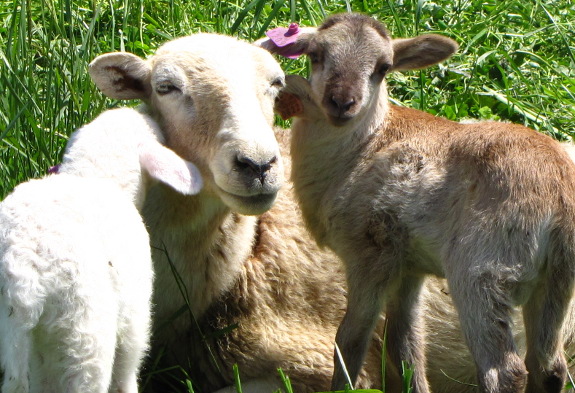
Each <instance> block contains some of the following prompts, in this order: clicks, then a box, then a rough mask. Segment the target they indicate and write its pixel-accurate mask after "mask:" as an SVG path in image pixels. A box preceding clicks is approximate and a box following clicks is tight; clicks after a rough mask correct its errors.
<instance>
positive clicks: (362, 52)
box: [311, 19, 393, 64]
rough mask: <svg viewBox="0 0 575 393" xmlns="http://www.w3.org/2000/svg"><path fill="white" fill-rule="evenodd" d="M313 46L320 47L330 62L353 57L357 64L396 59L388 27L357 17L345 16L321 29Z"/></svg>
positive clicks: (312, 43)
mask: <svg viewBox="0 0 575 393" xmlns="http://www.w3.org/2000/svg"><path fill="white" fill-rule="evenodd" d="M311 48H316V49H319V50H321V51H322V52H323V54H324V55H325V56H328V59H327V60H328V61H329V60H330V59H333V61H336V62H341V61H342V60H343V59H354V62H355V63H356V64H358V63H361V62H368V63H372V62H374V61H381V60H382V58H386V59H388V60H389V61H391V59H392V58H393V49H392V46H391V39H390V37H389V35H388V34H387V32H386V31H385V28H383V27H377V25H375V24H371V23H369V24H368V23H360V21H356V20H347V19H344V20H342V21H339V22H336V23H333V24H330V25H328V26H327V27H322V28H320V29H318V32H317V34H316V36H315V37H314V39H313V41H312V42H311Z"/></svg>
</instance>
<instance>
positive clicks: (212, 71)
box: [152, 34, 283, 89]
mask: <svg viewBox="0 0 575 393" xmlns="http://www.w3.org/2000/svg"><path fill="white" fill-rule="evenodd" d="M152 64H153V69H154V72H153V76H152V78H154V77H155V78H160V79H161V78H162V77H163V76H165V75H167V74H170V75H172V76H173V75H176V76H178V77H180V78H185V79H187V80H190V79H192V80H190V82H195V83H201V84H206V85H208V86H214V85H215V87H216V88H224V87H225V88H226V89H233V88H234V86H236V85H241V86H244V88H246V87H247V86H254V85H256V84H257V83H258V81H261V83H268V81H269V80H270V79H273V78H275V77H277V76H280V75H283V71H282V70H281V68H280V66H279V64H278V63H277V62H276V61H275V60H274V59H273V57H272V56H271V55H270V54H269V53H268V52H267V51H265V50H263V49H261V48H258V47H255V46H254V45H251V44H248V43H247V42H243V41H239V40H237V39H235V38H232V37H227V36H221V35H216V34H197V35H193V36H188V37H183V38H180V39H176V40H174V41H170V42H168V43H167V44H165V45H163V46H162V47H161V48H160V49H159V50H158V51H157V53H156V55H155V56H154V57H153V58H152Z"/></svg>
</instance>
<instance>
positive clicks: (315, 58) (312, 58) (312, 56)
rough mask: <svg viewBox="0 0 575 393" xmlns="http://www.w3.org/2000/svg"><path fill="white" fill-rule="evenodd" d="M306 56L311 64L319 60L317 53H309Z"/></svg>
mask: <svg viewBox="0 0 575 393" xmlns="http://www.w3.org/2000/svg"><path fill="white" fill-rule="evenodd" d="M307 56H308V57H309V61H311V63H312V64H317V63H319V61H320V59H321V56H320V55H319V53H318V52H309V53H308V54H307Z"/></svg>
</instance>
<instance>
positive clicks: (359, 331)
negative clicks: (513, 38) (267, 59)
mask: <svg viewBox="0 0 575 393" xmlns="http://www.w3.org/2000/svg"><path fill="white" fill-rule="evenodd" d="M326 25H328V26H329V28H327V29H326V28H319V29H318V30H317V32H315V33H308V34H307V35H306V36H305V37H303V38H302V40H303V42H305V43H306V44H307V46H308V47H309V48H311V49H310V50H311V56H312V75H311V79H310V83H309V85H308V84H307V82H306V81H303V80H301V79H297V77H294V78H293V79H291V80H290V81H288V82H289V83H288V89H287V92H288V93H292V94H294V93H295V94H300V95H302V96H303V98H302V99H303V101H305V102H306V105H307V106H308V108H306V109H304V113H302V114H301V115H300V117H299V118H298V119H296V120H295V121H294V125H293V136H292V144H291V154H292V159H293V164H292V165H293V169H292V171H293V172H292V180H293V183H294V190H295V194H296V197H297V198H298V201H299V203H300V205H301V208H302V211H303V216H304V220H305V221H306V224H307V225H308V227H309V229H310V231H311V233H312V234H313V236H314V237H315V239H316V240H317V241H318V243H319V244H321V245H326V246H328V247H329V248H331V249H332V250H333V251H335V252H336V254H338V256H339V257H340V258H341V259H342V260H343V262H344V265H345V267H346V272H347V282H348V287H349V295H348V307H347V311H346V315H345V317H344V319H343V322H342V323H341V325H340V327H339V329H338V333H337V338H336V341H337V343H338V344H339V346H340V348H341V350H342V353H343V358H344V360H345V362H346V365H347V369H348V370H349V372H350V375H351V378H352V380H355V378H356V376H357V375H358V372H359V370H360V369H361V365H362V362H363V356H364V354H365V351H366V349H367V346H368V341H367V339H368V337H369V336H370V334H371V333H372V332H373V329H374V326H375V322H376V320H377V318H378V316H379V313H380V311H381V309H382V308H385V310H386V313H387V318H388V322H387V323H388V339H389V343H388V354H389V356H390V358H391V360H392V363H393V364H394V365H395V367H396V368H397V369H399V368H400V367H401V362H402V361H407V362H408V363H411V364H413V365H414V366H415V374H414V379H413V385H414V391H416V392H427V391H429V388H428V383H427V380H426V375H425V371H426V354H425V351H424V344H425V331H426V329H425V327H424V317H423V313H424V312H425V309H424V308H422V305H421V302H422V298H421V296H420V292H421V290H422V285H423V282H424V278H425V277H426V276H428V275H430V274H431V275H436V276H440V277H443V276H445V277H446V278H447V281H448V282H449V285H450V292H451V294H452V297H453V300H454V303H455V304H456V306H457V309H458V312H459V318H460V320H461V323H462V328H463V333H464V337H465V338H466V342H467V344H468V346H469V347H470V349H471V352H472V354H473V358H474V360H475V364H476V367H477V373H478V380H479V384H480V386H481V389H482V390H483V391H485V392H523V391H524V387H525V385H526V384H527V391H528V392H536V391H537V392H543V391H545V392H558V391H559V390H560V389H561V387H562V386H563V384H564V382H565V379H566V362H565V358H564V355H563V353H562V348H563V343H564V342H563V336H562V329H563V323H564V319H565V317H566V315H567V312H568V310H569V305H570V301H571V299H572V295H573V288H574V278H575V277H574V275H573V273H575V247H574V246H575V165H573V162H572V161H571V160H570V158H569V157H568V155H567V154H566V153H565V151H564V150H563V149H562V148H561V147H560V145H559V144H558V143H557V142H555V141H553V140H552V139H551V138H549V137H547V136H544V135H542V134H539V133H537V132H535V131H533V130H530V129H527V128H525V127H521V126H517V125H511V124H504V123H493V122H488V123H485V122H484V123H474V124H466V125H464V124H459V123H455V122H451V121H448V120H445V119H441V118H437V117H434V116H431V115H428V114H425V113H423V112H419V111H415V110H412V109H407V108H400V107H396V106H392V105H389V104H388V103H387V96H386V89H385V84H384V83H383V82H382V80H381V76H382V75H381V71H380V70H381V69H382V66H381V64H382V62H384V63H385V62H389V61H392V62H391V63H389V64H387V65H385V66H384V67H383V68H384V69H385V70H398V69H413V68H421V67H424V66H428V65H431V64H434V63H436V62H438V61H441V60H443V59H444V58H446V57H448V56H449V55H450V54H451V53H453V51H454V50H455V49H456V48H457V45H456V44H454V43H453V42H452V41H451V40H449V39H446V38H444V37H440V36H433V35H432V36H421V37H416V38H414V39H411V40H406V39H402V40H397V41H392V40H390V39H388V38H386V37H385V36H382V35H381V34H380V33H379V31H380V29H374V28H373V20H371V19H369V18H368V17H365V16H359V17H358V16H357V15H348V14H346V15H344V16H336V17H335V18H329V19H328V20H327V22H326ZM350 31H354V32H355V34H349V33H350ZM326 48H329V50H328V49H326ZM304 53H307V54H308V55H310V52H309V51H308V52H306V49H305V47H304ZM317 53H321V56H317ZM317 58H319V60H318V61H314V60H317ZM350 59H353V63H354V64H353V65H352V64H351V63H350ZM382 59H383V60H382ZM344 69H345V70H346V72H343V70H344ZM290 84H292V86H291V87H290V86H289V85H290ZM380 86H381V88H380ZM344 103H345V105H344ZM310 108H311V109H310ZM518 305H524V308H523V317H524V320H525V325H526V332H527V348H528V350H527V355H526V361H525V363H524V362H523V360H522V359H521V357H520V356H519V353H518V351H517V349H516V344H515V342H514V339H513V334H512V329H513V320H512V314H513V309H514V307H515V306H518ZM528 372H529V378H527V374H528ZM345 381H346V379H345V377H344V374H343V371H342V368H341V367H340V363H339V362H338V360H337V358H336V360H335V373H334V379H333V381H332V388H334V389H335V388H343V385H344V383H345Z"/></svg>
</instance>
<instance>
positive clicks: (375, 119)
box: [291, 93, 389, 244]
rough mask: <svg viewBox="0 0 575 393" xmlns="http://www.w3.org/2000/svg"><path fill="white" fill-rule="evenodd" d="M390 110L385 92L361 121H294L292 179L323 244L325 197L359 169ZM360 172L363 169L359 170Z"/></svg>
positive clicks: (313, 228) (304, 208)
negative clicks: (334, 124) (321, 225)
mask: <svg viewBox="0 0 575 393" xmlns="http://www.w3.org/2000/svg"><path fill="white" fill-rule="evenodd" d="M388 110H389V104H388V102H387V96H386V95H385V93H382V94H380V95H379V97H377V98H376V99H375V100H374V103H373V105H371V109H370V110H368V111H367V113H365V114H364V116H363V117H362V119H359V120H358V121H355V122H353V121H352V123H350V124H347V125H344V126H342V127H336V126H333V125H331V124H330V123H328V122H327V121H326V120H325V119H317V120H316V119H295V120H294V123H293V127H292V132H293V135H292V143H291V156H292V180H293V183H294V190H295V194H296V197H297V199H298V201H299V202H300V204H301V206H302V212H303V214H304V218H305V220H306V223H307V225H308V226H309V227H310V229H311V231H312V233H314V235H315V237H316V241H318V242H319V243H320V244H322V237H323V233H322V232H323V230H322V229H321V228H320V227H319V226H320V222H323V221H324V220H325V217H322V214H329V213H328V212H327V211H326V208H325V206H326V205H325V203H326V202H327V201H326V200H325V196H326V194H329V195H331V194H332V193H333V192H335V190H338V189H339V188H340V187H341V186H342V185H343V184H347V183H348V182H349V179H350V178H351V177H352V174H353V173H354V172H355V171H357V170H358V165H356V164H357V162H358V161H359V160H360V159H361V158H362V157H363V156H365V153H366V152H368V151H370V150H371V145H372V144H373V140H374V138H373V137H374V136H375V135H376V134H377V133H379V132H380V131H381V129H382V128H383V127H384V126H385V120H386V115H387V113H388ZM359 170H361V168H359Z"/></svg>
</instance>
